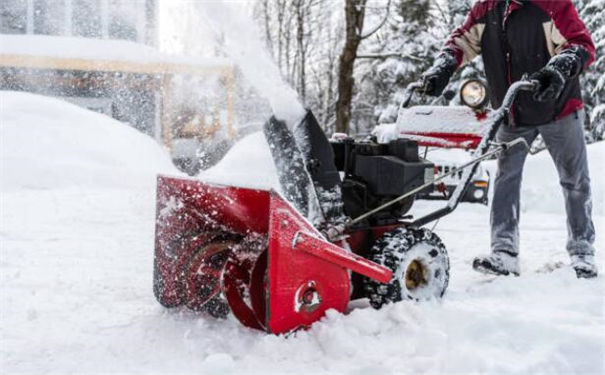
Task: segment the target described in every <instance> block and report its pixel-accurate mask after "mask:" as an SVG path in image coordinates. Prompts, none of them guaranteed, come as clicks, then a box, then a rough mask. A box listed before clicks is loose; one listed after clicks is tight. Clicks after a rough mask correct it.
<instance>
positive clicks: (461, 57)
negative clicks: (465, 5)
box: [443, 1, 495, 66]
mask: <svg viewBox="0 0 605 375" xmlns="http://www.w3.org/2000/svg"><path fill="white" fill-rule="evenodd" d="M494 3H495V2H487V1H477V2H476V3H475V4H474V5H473V8H472V9H471V11H470V12H469V13H468V15H467V16H466V20H465V21H464V23H463V24H462V25H460V26H459V27H458V28H456V30H454V31H453V32H452V34H451V35H450V37H449V38H448V40H447V41H446V42H445V45H444V47H443V51H444V52H449V53H450V54H452V55H453V56H454V57H455V58H456V61H457V62H458V66H460V65H461V64H462V63H463V62H468V61H470V60H472V59H473V58H474V57H475V56H477V55H479V54H481V37H482V35H483V31H484V29H485V23H484V22H481V19H482V18H483V16H484V15H485V14H486V13H487V12H488V10H489V8H491V7H493V4H494Z"/></svg>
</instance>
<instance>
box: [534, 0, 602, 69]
mask: <svg viewBox="0 0 605 375" xmlns="http://www.w3.org/2000/svg"><path fill="white" fill-rule="evenodd" d="M535 4H536V5H538V6H540V7H541V8H542V9H544V11H546V12H547V13H548V14H549V15H550V16H551V18H552V20H553V24H554V27H555V29H554V31H555V32H553V33H552V40H551V42H552V43H553V44H554V45H555V47H556V48H555V53H556V54H558V53H560V52H562V51H564V50H569V49H571V48H573V47H578V48H576V49H577V50H578V53H577V54H578V55H579V56H578V57H580V58H581V59H582V64H583V67H584V68H587V67H588V66H589V65H590V64H591V63H592V62H593V61H594V59H595V46H594V43H593V41H592V38H591V36H590V32H589V31H588V29H587V28H586V25H584V22H582V20H581V19H580V16H579V15H578V12H577V11H576V8H575V7H574V6H573V4H572V2H571V0H548V1H536V2H535Z"/></svg>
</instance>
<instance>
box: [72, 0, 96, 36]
mask: <svg viewBox="0 0 605 375" xmlns="http://www.w3.org/2000/svg"><path fill="white" fill-rule="evenodd" d="M72 7H73V14H72V25H73V29H72V34H73V35H74V36H83V37H88V38H100V37H101V36H102V35H103V33H102V30H101V27H102V25H101V1H100V0H78V1H73V5H72Z"/></svg>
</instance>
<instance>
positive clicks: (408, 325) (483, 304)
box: [0, 93, 605, 374]
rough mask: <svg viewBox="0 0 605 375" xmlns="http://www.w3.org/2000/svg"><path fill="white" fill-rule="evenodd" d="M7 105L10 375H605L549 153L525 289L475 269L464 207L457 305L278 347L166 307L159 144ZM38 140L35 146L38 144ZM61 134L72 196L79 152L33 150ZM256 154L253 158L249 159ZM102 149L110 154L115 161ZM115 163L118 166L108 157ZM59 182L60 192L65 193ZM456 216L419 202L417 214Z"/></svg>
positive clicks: (2, 270) (538, 166)
mask: <svg viewBox="0 0 605 375" xmlns="http://www.w3.org/2000/svg"><path fill="white" fill-rule="evenodd" d="M22 95H23V96H22ZM1 98H2V103H3V106H2V108H1V111H0V114H1V116H2V117H1V118H0V126H1V130H2V133H1V136H2V137H1V141H2V144H1V145H0V146H1V147H2V150H3V151H2V154H1V155H2V158H1V160H0V162H1V170H2V180H3V181H4V179H5V178H6V176H11V178H13V176H15V177H16V178H17V180H16V181H17V182H15V181H13V182H11V183H10V184H8V185H6V184H5V183H4V182H3V184H2V185H1V188H2V190H0V191H1V208H2V209H1V216H0V218H1V222H0V244H1V251H0V255H1V259H0V278H1V279H0V297H1V301H0V302H1V303H0V317H1V318H0V319H1V325H0V337H1V345H0V368H1V369H2V372H3V373H10V374H12V373H36V374H38V373H78V374H81V373H158V374H167V373H199V374H212V373H215V374H229V373H233V374H242V373H258V374H268V373H274V374H283V373H294V374H299V373H344V374H368V373H380V374H407V373H410V374H412V373H414V374H438V373H444V374H454V373H455V374H480V373H481V374H602V373H603V372H604V371H605V364H604V363H603V358H605V333H604V332H605V313H604V303H605V295H604V294H605V293H604V291H605V286H604V284H603V276H602V275H601V276H599V278H597V279H595V280H578V279H576V278H575V276H574V274H573V272H572V270H571V269H569V268H568V267H567V264H568V258H567V255H566V253H565V251H564V246H565V236H566V233H565V232H566V229H565V218H564V216H563V215H562V213H561V211H560V210H558V211H553V210H552V209H551V208H552V207H562V201H561V198H560V195H561V194H560V193H559V192H558V186H556V183H555V182H553V183H551V182H550V181H546V180H545V179H546V178H547V177H548V172H546V171H545V170H546V168H545V165H546V164H547V160H548V159H547V156H548V155H546V154H541V155H538V156H534V157H530V158H529V160H528V164H527V166H526V167H527V168H526V176H531V177H526V178H525V182H526V186H527V183H532V184H533V185H532V188H535V192H533V191H532V192H528V190H527V188H526V189H524V193H523V199H524V202H525V201H526V202H525V203H524V207H525V211H524V213H523V217H522V219H521V220H522V227H521V246H522V250H521V272H522V275H521V277H518V278H513V277H510V278H495V277H489V276H484V275H480V274H477V273H474V272H473V271H472V270H471V267H470V263H471V260H472V257H473V256H474V255H476V254H479V253H483V252H485V251H487V247H488V244H489V238H488V217H489V213H488V210H487V208H486V207H484V206H482V205H472V204H462V205H461V206H460V207H459V208H458V210H457V211H456V212H455V213H453V214H452V215H450V216H448V217H446V218H444V219H442V220H441V221H440V222H439V224H438V225H437V228H436V232H437V233H438V234H439V236H441V238H442V239H443V241H444V243H445V245H446V247H447V248H448V251H449V253H450V257H451V267H452V269H451V280H450V287H449V289H448V293H447V294H446V296H445V298H444V299H443V300H442V301H440V302H430V303H411V302H402V303H398V304H395V305H391V306H387V307H386V308H383V309H382V310H380V311H375V310H373V309H371V308H363V306H364V304H363V302H362V303H357V304H356V305H358V306H359V305H360V306H362V307H358V308H356V309H354V310H353V311H352V312H351V313H349V314H348V315H342V314H338V313H335V312H332V313H330V314H328V316H327V317H326V318H325V319H323V320H322V321H321V322H318V323H316V324H315V325H314V326H313V327H312V328H311V329H310V330H308V331H304V332H298V333H297V334H295V335H292V336H290V337H287V338H286V337H276V336H270V335H266V334H264V333H261V332H256V331H252V330H249V329H246V328H244V327H242V326H241V325H239V324H238V323H237V322H236V321H234V319H233V318H230V319H228V320H226V321H216V320H213V319H210V318H207V317H204V316H199V315H196V314H194V313H191V312H188V311H185V310H167V309H164V308H162V307H161V306H160V305H159V304H158V303H157V302H156V301H155V299H154V297H153V293H152V288H151V279H152V262H153V231H154V215H155V205H154V193H155V192H154V189H155V187H154V181H153V179H149V178H147V177H148V172H149V171H151V170H153V169H155V170H157V171H162V170H164V169H165V167H166V166H165V165H164V161H163V160H165V159H163V157H160V155H161V154H162V153H163V151H162V150H161V148H160V147H159V146H157V145H153V144H150V143H148V142H147V140H148V139H149V138H147V137H146V136H144V135H142V134H138V133H136V132H134V131H133V132H130V130H128V129H123V128H122V126H125V125H122V124H119V123H117V124H116V123H115V122H114V121H113V120H110V119H108V118H104V117H102V115H97V114H92V113H85V111H83V110H81V109H79V108H76V107H74V106H70V105H67V104H63V103H59V102H56V101H54V100H53V101H52V102H51V101H49V100H50V99H46V98H41V97H37V96H32V95H27V94H18V95H17V94H13V93H8V94H6V93H3V94H2V97H1ZM7 98H8V99H7ZM7 100H14V101H16V102H18V101H21V100H22V101H23V103H25V102H27V103H28V104H29V105H30V107H29V110H26V109H24V108H20V107H19V106H17V105H11V106H6V105H4V103H6V102H7ZM32 108H35V110H33V109H32ZM59 109H60V110H59ZM59 115H61V116H64V118H65V119H76V118H78V123H77V124H68V122H66V123H65V124H66V125H65V126H71V130H73V131H75V133H73V138H65V137H64V136H63V135H64V134H66V133H64V132H63V131H59V130H57V126H58V125H57V123H56V117H57V116H59ZM79 116H81V117H79ZM82 121H84V123H93V122H94V123H96V124H97V125H98V126H99V127H101V128H102V129H103V132H99V131H96V130H93V128H90V129H89V130H88V131H81V132H79V131H77V126H80V124H82ZM83 126H87V125H83ZM11 129H12V130H11ZM19 129H20V130H21V131H19ZM32 129H35V131H36V133H35V134H36V137H35V138H36V139H33V140H32V137H31V136H27V134H29V133H30V132H31V131H32ZM101 133H103V134H106V135H107V136H106V137H102V136H101ZM69 134H71V133H69ZM45 137H46V138H47V139H46V141H47V142H48V144H52V143H53V142H58V143H59V144H61V145H64V146H69V147H67V148H66V151H65V152H68V151H67V149H71V148H70V147H72V146H73V149H71V150H72V151H74V152H75V151H77V155H78V158H79V159H80V160H81V165H80V166H79V168H81V169H73V170H71V172H70V173H68V175H69V176H70V180H69V181H70V183H69V184H65V183H64V182H62V181H60V178H61V176H63V174H64V173H67V172H65V170H69V168H70V166H69V165H67V166H66V165H65V164H64V162H63V158H64V157H68V158H71V157H73V156H74V155H73V154H70V155H67V154H65V153H64V152H63V151H60V150H58V149H52V150H53V152H41V153H39V154H35V152H36V150H35V149H32V147H31V146H32V142H34V143H33V144H36V142H38V138H39V139H43V138H45ZM122 137H127V138H128V142H127V143H128V144H129V145H130V147H129V148H130V150H131V151H132V152H130V153H124V152H123V150H124V149H123V148H121V147H117V146H115V145H114V144H112V143H111V142H116V141H117V139H120V138H122ZM255 137H256V138H255ZM66 140H73V142H67V141H66ZM106 142H110V143H106ZM245 142H249V143H248V145H249V146H250V148H248V147H245V148H244V147H242V146H245V145H246V143H245ZM258 142H260V141H259V136H258V135H252V136H250V137H249V138H247V139H245V140H244V141H243V142H242V143H240V144H239V145H238V146H239V150H238V149H236V150H234V152H236V153H239V155H245V152H244V151H245V150H244V149H247V150H252V151H253V152H252V153H253V154H255V155H256V156H255V159H253V158H252V157H250V158H247V159H245V160H243V161H242V162H241V163H237V160H236V159H237V158H234V155H236V154H234V155H232V156H231V157H232V159H229V158H230V156H227V159H225V160H224V163H225V164H224V166H225V167H226V166H229V167H233V166H237V165H239V166H240V168H241V169H247V170H248V172H249V173H250V174H254V173H259V172H261V171H264V170H266V168H265V167H264V166H262V165H261V164H262V163H263V160H266V157H264V156H263V155H262V153H263V152H267V155H268V151H267V150H264V151H263V147H257V146H259V143H258ZM76 145H77V146H78V147H77V148H76V147H75V146H76ZM7 146H9V148H5V147H7ZM48 147H50V146H48ZM604 147H605V144H603V143H601V144H597V145H592V146H590V147H589V154H590V156H591V171H592V174H593V189H594V190H595V191H600V192H601V195H600V196H595V206H601V207H602V206H603V203H605V201H604V200H603V195H602V192H603V186H604V185H605V183H604V181H603V174H602V171H603V168H604V166H605V161H604V160H603V149H604ZM5 150H10V151H5ZM24 150H26V151H29V152H33V153H32V154H31V155H32V157H31V158H29V159H27V163H24V162H23V163H21V164H19V163H17V162H16V161H20V160H25V157H24V155H27V152H25V151H24ZM45 150H50V148H48V149H45ZM100 150H103V152H104V153H106V154H107V155H105V154H104V153H102V154H103V155H104V156H103V157H102V158H100V159H99V158H97V157H96V155H99V153H100ZM72 151H69V152H72ZM55 152H56V154H55ZM137 154H141V155H143V154H144V155H146V156H145V157H138V156H137ZM34 155H35V157H34ZM110 155H113V158H109V159H107V157H109V156H110ZM543 155H544V156H543ZM133 157H134V158H135V159H132V158H133ZM114 161H115V163H114ZM37 163H40V165H37ZM101 165H103V166H108V165H111V166H114V167H116V168H115V174H112V171H114V168H108V169H107V170H105V169H104V168H101V167H100V166H101ZM117 166H122V167H117ZM140 169H143V170H144V171H145V172H144V173H143V177H142V178H140V179H139V178H138V177H137V176H138V173H139V172H138V171H139V170H140ZM169 169H170V168H169ZM43 170H46V172H45V174H41V175H42V176H45V178H44V179H42V180H40V183H39V184H38V182H37V181H38V179H37V178H35V177H36V176H37V174H39V173H42V172H41V171H43ZM98 170H102V171H103V173H98V174H96V173H93V175H95V176H96V177H95V179H94V181H95V182H94V183H90V181H91V180H90V177H89V176H88V173H87V172H96V171H98ZM127 171H130V172H131V175H129V174H128V173H126V172H127ZM105 172H106V173H105ZM214 172H215V173H218V171H214ZM234 173H237V171H234ZM266 173H267V175H265V174H263V175H257V176H256V178H257V181H259V182H263V181H264V180H266V179H270V178H271V177H270V176H268V174H270V171H269V170H267V171H266ZM219 175H220V173H219ZM219 177H220V176H219ZM21 178H24V180H20V179H21ZM52 178H56V179H57V180H56V181H55V182H54V183H53V180H52ZM131 178H132V179H133V180H134V181H135V182H136V183H131V182H132V181H131ZM226 178H231V177H226ZM532 178H535V179H536V180H532ZM19 181H25V182H26V183H21V182H19ZM538 192H539V193H538ZM528 194H529V195H528ZM531 194H534V196H536V197H538V196H541V197H542V199H541V202H540V204H538V203H532V202H533V200H532V199H528V197H530V198H531V197H532V195H531ZM542 202H544V203H542ZM546 203H548V204H546ZM442 204H444V203H443V202H417V204H416V206H415V208H414V212H415V213H417V214H421V213H422V212H425V211H426V210H428V209H434V208H435V207H436V206H440V205H442ZM601 212H602V211H601ZM595 225H596V227H597V235H598V238H597V243H596V247H597V249H598V250H599V254H598V256H597V259H598V265H599V268H600V270H601V272H604V271H605V268H604V267H605V264H604V262H603V253H602V251H603V249H604V248H605V241H604V240H603V237H602V235H600V234H601V233H604V232H605V231H604V228H605V217H604V216H603V214H602V213H601V214H600V215H597V216H595Z"/></svg>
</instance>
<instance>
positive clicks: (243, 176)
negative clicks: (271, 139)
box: [199, 132, 279, 189]
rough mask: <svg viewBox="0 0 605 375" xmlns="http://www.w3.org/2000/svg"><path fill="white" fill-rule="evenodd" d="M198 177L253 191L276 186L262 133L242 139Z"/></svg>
mask: <svg viewBox="0 0 605 375" xmlns="http://www.w3.org/2000/svg"><path fill="white" fill-rule="evenodd" d="M199 178H200V179H201V180H203V181H207V182H212V183H217V184H223V185H236V186H241V187H248V188H254V189H271V188H274V189H277V188H278V187H279V181H278V179H277V171H276V170H275V164H273V158H272V156H271V151H270V150H269V145H268V144H267V140H266V139H265V136H264V134H263V132H255V133H252V134H250V135H247V136H246V137H244V138H242V139H241V140H240V141H239V142H237V143H236V144H235V145H233V147H231V149H230V150H229V152H228V153H227V155H225V157H224V158H223V159H222V160H221V161H220V162H219V163H218V164H217V165H215V166H214V167H212V168H210V169H208V170H206V171H204V172H202V173H201V174H200V176H199Z"/></svg>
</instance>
